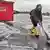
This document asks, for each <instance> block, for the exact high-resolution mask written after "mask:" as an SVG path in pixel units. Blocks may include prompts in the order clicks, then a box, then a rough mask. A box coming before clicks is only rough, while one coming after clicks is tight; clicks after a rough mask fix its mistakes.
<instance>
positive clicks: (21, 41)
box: [0, 15, 50, 50]
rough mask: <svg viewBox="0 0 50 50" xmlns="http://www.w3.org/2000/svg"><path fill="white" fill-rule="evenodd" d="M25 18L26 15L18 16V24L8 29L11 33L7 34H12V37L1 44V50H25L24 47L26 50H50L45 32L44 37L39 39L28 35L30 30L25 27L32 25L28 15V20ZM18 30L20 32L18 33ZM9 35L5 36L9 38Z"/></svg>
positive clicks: (41, 36)
mask: <svg viewBox="0 0 50 50" xmlns="http://www.w3.org/2000/svg"><path fill="white" fill-rule="evenodd" d="M23 16H24V15H17V22H16V23H14V27H8V30H9V31H8V30H7V31H6V33H8V34H9V33H10V36H9V38H8V40H6V41H3V42H0V50H20V49H21V50H22V49H23V50H24V46H25V48H27V50H33V49H34V48H36V49H37V50H41V49H42V48H43V49H44V50H50V46H47V45H46V42H47V39H46V35H45V33H44V32H42V33H43V35H42V34H41V35H40V36H39V39H38V38H36V37H32V36H29V35H28V29H26V28H25V26H27V25H31V22H30V21H29V20H28V17H27V15H26V17H27V18H25V19H24V17H23ZM20 17H22V18H20ZM18 20H20V21H18ZM23 20H24V21H23ZM22 26H24V27H22ZM12 29H13V30H12ZM16 29H17V30H18V31H16ZM10 30H11V31H10ZM4 33H5V32H4ZM8 34H6V35H5V36H6V38H7V37H8V36H7V35H8ZM1 45H2V46H1ZM12 45H13V46H12ZM6 46H9V47H6ZM17 46H18V47H17ZM19 46H20V47H19ZM21 46H22V47H21ZM10 47H11V48H10ZM29 47H32V48H33V49H32V48H31V49H29ZM19 48H20V49H19ZM25 50H26V49H25Z"/></svg>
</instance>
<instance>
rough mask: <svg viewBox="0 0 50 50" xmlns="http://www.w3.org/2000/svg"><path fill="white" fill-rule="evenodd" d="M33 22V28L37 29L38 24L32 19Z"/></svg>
mask: <svg viewBox="0 0 50 50" xmlns="http://www.w3.org/2000/svg"><path fill="white" fill-rule="evenodd" d="M31 22H32V24H33V26H34V27H36V26H37V22H35V21H34V20H32V19H31Z"/></svg>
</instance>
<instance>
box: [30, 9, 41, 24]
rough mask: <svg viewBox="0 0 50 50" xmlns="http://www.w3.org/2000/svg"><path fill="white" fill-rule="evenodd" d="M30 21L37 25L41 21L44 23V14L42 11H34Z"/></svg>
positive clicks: (31, 13)
mask: <svg viewBox="0 0 50 50" xmlns="http://www.w3.org/2000/svg"><path fill="white" fill-rule="evenodd" d="M30 19H31V21H32V23H35V24H37V23H38V22H39V21H40V22H42V14H41V11H40V12H39V11H38V10H36V9H34V10H32V11H31V12H30Z"/></svg>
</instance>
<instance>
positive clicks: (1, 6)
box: [0, 2, 13, 21]
mask: <svg viewBox="0 0 50 50" xmlns="http://www.w3.org/2000/svg"><path fill="white" fill-rule="evenodd" d="M0 20H5V21H12V20H13V3H12V2H0Z"/></svg>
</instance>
